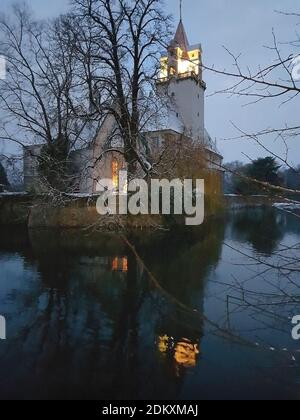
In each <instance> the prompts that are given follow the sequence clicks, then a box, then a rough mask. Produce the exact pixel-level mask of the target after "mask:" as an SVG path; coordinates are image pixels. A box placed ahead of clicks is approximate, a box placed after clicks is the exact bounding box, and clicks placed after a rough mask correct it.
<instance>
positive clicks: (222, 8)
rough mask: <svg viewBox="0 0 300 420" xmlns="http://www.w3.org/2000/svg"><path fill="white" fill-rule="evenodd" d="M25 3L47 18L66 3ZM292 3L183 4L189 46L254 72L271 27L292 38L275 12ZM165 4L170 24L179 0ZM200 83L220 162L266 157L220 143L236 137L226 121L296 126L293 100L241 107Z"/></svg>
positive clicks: (211, 61) (264, 57) (204, 0)
mask: <svg viewBox="0 0 300 420" xmlns="http://www.w3.org/2000/svg"><path fill="white" fill-rule="evenodd" d="M12 3H13V0H1V4H0V11H4V12H6V11H7V10H8V9H9V6H10V5H11V4H12ZM27 3H28V4H29V5H30V6H31V8H32V9H33V10H34V12H35V13H36V14H37V15H38V16H40V17H52V16H56V15H58V14H59V13H63V12H65V11H66V10H67V9H68V3H69V2H68V0H27ZM296 3H297V2H295V0H284V1H283V0H263V1H261V0H252V1H251V2H249V1H246V0H243V1H241V0H201V1H195V0H183V18H184V24H185V27H186V31H187V34H188V37H189V40H190V43H191V44H194V43H197V42H201V43H202V46H203V53H204V55H203V60H204V63H205V64H207V65H215V66H216V67H218V68H221V69H224V68H227V69H231V70H232V60H230V59H229V57H228V56H227V54H226V53H225V50H224V48H223V46H226V47H228V48H229V49H230V50H231V51H232V52H234V53H236V54H239V53H242V62H243V63H245V64H249V65H250V66H251V67H253V68H254V69H255V68H257V66H258V65H259V64H261V65H264V64H265V65H268V64H270V63H271V60H272V57H273V56H272V55H271V54H270V51H268V50H267V49H266V48H264V47H263V46H266V45H270V44H271V43H272V29H273V28H274V30H275V32H276V34H277V36H278V39H279V40H280V41H282V42H285V41H289V40H291V39H294V38H295V32H296V29H297V26H296V25H297V20H296V19H295V18H291V17H286V16H283V15H282V14H279V13H276V12H275V11H276V10H283V11H296V9H295V8H296V7H297V6H295V4H296ZM165 5H166V9H167V12H168V13H173V15H174V25H176V23H177V21H178V17H179V0H166V1H165ZM298 11H300V6H299V7H298ZM298 29H299V26H298ZM282 48H284V46H282ZM205 81H206V83H207V86H208V89H207V98H206V127H207V129H208V131H209V132H210V134H211V136H212V137H214V138H215V137H216V138H217V141H218V146H219V149H220V150H221V152H222V154H223V155H224V158H225V161H226V162H228V161H233V160H246V158H245V155H248V156H250V157H251V158H256V157H258V156H264V155H266V152H264V151H263V150H262V149H261V148H258V146H257V145H256V144H253V143H252V142H251V141H248V140H246V141H240V140H239V141H231V140H230V141H227V140H223V139H227V138H231V137H235V136H236V135H237V131H236V129H235V128H233V126H232V122H234V123H235V124H236V125H237V126H239V127H240V128H242V129H243V130H245V131H247V132H250V131H255V130H261V129H265V128H268V127H274V128H277V127H281V126H284V125H285V124H298V125H299V118H300V116H299V109H300V103H299V99H297V100H295V101H294V102H293V104H289V105H285V106H283V107H280V106H279V103H275V102H265V103H262V104H260V105H255V106H247V107H245V106H243V105H244V103H243V102H242V101H241V100H240V99H237V98H228V97H226V96H223V95H216V96H211V94H212V93H213V92H214V91H216V90H219V89H220V88H222V87H224V86H227V85H228V80H226V79H225V78H222V77H220V76H215V75H212V74H209V73H206V74H205ZM298 141H299V140H298ZM266 146H267V147H270V148H272V150H275V151H276V152H278V153H282V152H283V148H282V146H281V144H279V143H278V141H276V142H275V141H274V139H270V140H269V141H268V142H267V143H266ZM290 150H291V161H292V163H295V164H300V147H299V144H297V140H294V141H291V143H290Z"/></svg>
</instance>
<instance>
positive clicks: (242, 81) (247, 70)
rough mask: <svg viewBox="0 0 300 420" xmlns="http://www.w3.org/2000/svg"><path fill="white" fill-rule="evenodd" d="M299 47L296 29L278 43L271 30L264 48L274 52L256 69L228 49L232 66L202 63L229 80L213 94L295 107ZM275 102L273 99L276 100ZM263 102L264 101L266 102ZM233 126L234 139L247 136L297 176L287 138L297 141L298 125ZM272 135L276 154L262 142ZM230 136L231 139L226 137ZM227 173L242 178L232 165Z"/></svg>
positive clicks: (279, 190)
mask: <svg viewBox="0 0 300 420" xmlns="http://www.w3.org/2000/svg"><path fill="white" fill-rule="evenodd" d="M285 15H286V16H287V17H291V16H293V17H299V18H300V14H299V13H285ZM299 47H300V38H299V34H298V33H297V32H296V35H295V39H293V40H291V41H290V42H286V43H280V42H279V41H278V39H277V37H276V34H275V32H274V31H273V44H272V46H271V47H267V49H268V50H270V51H271V52H273V53H274V60H273V61H272V62H271V63H270V64H269V65H266V66H261V65H258V66H257V69H254V70H253V69H251V67H250V66H244V65H242V64H241V55H238V56H237V55H235V54H233V53H232V52H231V51H230V50H229V49H227V48H226V51H227V52H228V54H229V55H230V57H231V58H232V60H233V69H234V70H230V71H229V70H226V69H218V68H216V67H215V66H205V68H206V69H207V70H208V71H211V72H213V73H215V74H217V75H220V76H225V77H226V78H227V80H233V82H232V83H230V84H229V87H227V88H225V89H223V90H222V91H218V92H215V93H216V94H220V93H221V94H226V95H228V96H229V97H232V96H237V97H239V98H242V99H245V100H246V101H247V103H246V105H254V106H255V105H256V104H258V103H260V102H267V101H278V100H279V101H281V106H282V107H283V106H284V105H285V104H287V103H294V104H295V106H296V107H299V104H298V102H299V93H300V80H299V78H298V75H299V74H298V71H297V68H296V66H297V64H299V61H300V59H299V55H298V54H299V53H298V51H299ZM276 103H277V102H276ZM266 106H267V103H266ZM233 125H234V127H235V128H236V130H237V133H238V134H237V137H235V138H234V139H235V140H238V139H240V140H244V139H249V140H252V141H254V142H255V143H256V144H257V145H258V146H259V147H260V148H261V149H262V151H263V152H264V153H267V154H269V155H270V156H272V157H273V158H275V159H276V160H277V161H278V162H279V163H280V164H281V165H282V166H283V167H287V168H289V169H290V170H291V171H293V172H294V173H295V174H297V176H299V179H300V174H299V170H298V168H297V166H295V164H294V163H293V162H292V158H291V154H290V149H289V142H290V141H292V140H293V141H297V140H298V139H299V136H300V125H297V124H296V125H294V124H288V123H287V124H286V125H285V126H283V127H267V128H263V129H261V130H260V131H258V132H254V133H253V132H250V133H249V132H246V131H245V130H244V129H242V128H240V127H238V126H237V125H236V123H233ZM270 137H272V138H273V139H274V141H276V142H279V141H281V143H282V145H283V148H284V150H285V152H284V154H283V155H282V154H279V153H278V152H276V151H275V150H274V149H273V148H271V147H270V146H268V145H267V144H266V140H267V139H268V138H270ZM227 140H233V139H227ZM224 169H225V170H228V171H229V172H231V173H235V174H236V175H238V176H240V177H241V178H244V179H245V178H246V177H245V176H244V175H243V174H242V173H239V172H238V171H232V168H226V167H224ZM248 181H250V182H253V183H255V184H256V185H258V186H259V185H260V186H261V188H262V190H264V191H265V192H266V193H268V191H271V192H274V191H275V192H277V194H278V195H284V194H286V193H288V194H297V195H298V194H300V191H299V189H297V188H295V189H291V188H285V187H283V186H282V187H280V186H275V185H272V184H270V183H262V182H260V181H259V180H257V179H248Z"/></svg>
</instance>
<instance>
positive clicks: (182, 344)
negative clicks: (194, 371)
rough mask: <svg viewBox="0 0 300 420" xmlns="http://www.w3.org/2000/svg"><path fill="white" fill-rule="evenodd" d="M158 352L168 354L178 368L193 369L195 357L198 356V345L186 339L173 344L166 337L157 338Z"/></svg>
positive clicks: (170, 339)
mask: <svg viewBox="0 0 300 420" xmlns="http://www.w3.org/2000/svg"><path fill="white" fill-rule="evenodd" d="M157 345H158V350H159V351H160V353H162V354H166V353H168V352H170V353H171V354H172V355H173V358H174V360H175V362H176V364H177V365H178V366H183V367H186V368H191V367H195V366H196V363H197V355H198V354H199V349H198V344H194V343H192V342H191V341H190V340H188V339H187V338H182V339H180V340H179V341H178V342H175V341H174V339H173V338H172V337H168V336H167V335H164V336H160V337H158V344H157Z"/></svg>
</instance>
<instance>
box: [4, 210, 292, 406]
mask: <svg viewBox="0 0 300 420" xmlns="http://www.w3.org/2000/svg"><path fill="white" fill-rule="evenodd" d="M278 217H279V216H278V213H276V214H273V215H272V214H271V213H270V214H268V213H263V214H260V215H257V214H256V215H254V214H249V213H247V212H246V213H243V215H238V214H236V215H234V216H229V219H227V220H225V219H222V218H221V219H219V220H217V221H216V220H210V221H208V222H207V223H206V224H205V225H204V226H202V227H201V228H199V229H191V230H190V229H184V230H183V231H176V232H175V231H174V232H169V233H165V234H159V235H154V236H152V235H142V236H138V237H131V238H130V241H131V242H132V243H133V244H134V246H135V248H136V249H137V251H138V253H139V255H140V256H141V258H142V260H143V262H144V263H143V264H141V263H140V262H139V261H137V259H136V257H135V256H134V254H133V253H132V251H131V250H130V249H128V247H127V246H126V245H125V243H124V242H123V241H122V239H121V238H120V237H118V236H114V235H102V234H101V235H99V234H85V233H79V232H73V231H68V232H65V231H60V232H54V231H50V232H49V231H31V232H29V234H28V233H27V232H24V231H16V232H12V230H10V231H5V230H2V232H1V237H0V262H1V269H2V270H1V275H0V313H1V314H5V315H6V316H7V319H8V334H9V340H8V341H7V342H5V343H4V344H3V345H2V343H1V345H0V371H1V377H0V396H1V398H5V397H6V398H12V397H18V398H32V397H34V398H70V399H76V398H80V399H85V398H92V399H138V398H142V399H158V400H159V399H180V398H183V397H187V398H192V397H194V398H201V397H203V396H205V395H208V396H215V394H216V392H217V391H219V392H220V394H222V393H223V394H224V393H226V392H229V389H228V390H227V389H226V388H227V387H226V384H225V383H224V385H223V386H222V381H221V384H220V383H219V382H220V381H219V378H218V375H219V374H220V372H219V371H218V372H219V373H218V372H217V371H214V368H213V367H212V366H211V365H209V364H208V362H207V361H205V362H204V359H205V358H207V357H209V356H211V355H214V356H215V359H214V363H213V365H214V364H217V363H218V364H220V363H224V364H223V365H222V367H223V368H224V367H225V365H226V366H227V365H228V366H230V363H231V362H233V361H235V360H237V358H236V356H234V355H233V356H232V359H230V361H229V359H228V358H227V361H226V360H225V359H226V358H225V357H224V354H226V347H225V346H224V343H222V342H218V344H217V345H213V344H211V343H210V344H209V346H208V344H207V340H208V337H206V335H205V324H204V321H203V318H202V317H201V314H202V313H203V312H205V311H206V310H207V308H206V309H205V305H206V306H207V305H208V304H209V302H210V300H209V299H208V296H207V290H208V289H209V286H210V282H211V281H212V280H213V279H214V278H215V275H216V271H218V270H221V272H222V276H224V278H223V280H224V281H228V278H229V277H230V272H228V271H225V267H226V266H224V263H223V262H222V260H221V258H222V254H223V253H224V248H223V243H224V235H225V228H226V239H228V238H230V239H231V240H235V241H240V242H248V243H249V242H250V243H251V244H253V247H254V248H255V249H256V250H257V251H258V252H263V253H265V254H268V253H270V252H272V250H273V249H274V248H275V247H276V246H278V243H279V242H280V241H282V240H283V237H284V232H285V229H286V228H287V226H288V223H289V222H287V221H286V220H284V219H282V218H281V216H280V218H278ZM267 220H268V221H269V222H270V226H271V227H270V228H265V230H264V233H267V234H270V235H271V241H270V242H271V245H268V244H267V243H266V242H265V241H264V240H261V239H260V238H258V236H257V235H256V231H257V230H262V229H263V227H264V225H265V224H266V223H267V222H266V221H267ZM289 226H290V225H289ZM290 229H292V227H290ZM271 231H272V232H271ZM226 269H227V268H226ZM148 270H149V271H148ZM149 272H151V276H153V278H154V279H157V280H158V281H159V287H158V286H157V284H156V283H155V282H154V281H153V279H151V276H150V275H149ZM219 307H220V304H219V302H218V301H217V304H216V305H215V306H214V308H213V311H214V312H216V316H218V311H219V310H220V309H219ZM196 311H197V312H196ZM199 314H200V315H199ZM235 351H236V352H237V351H238V350H237V349H236V348H235ZM239 357H240V355H239ZM251 357H254V356H253V354H252V353H251ZM223 359H224V362H223ZM20 360H22V364H21V365H20V364H19V361H20ZM249 360H250V359H249ZM201 372H202V373H201ZM209 378H211V382H210V379H209ZM240 380H241V381H242V379H240ZM203 381H207V382H203ZM248 384H249V380H248V379H247V378H246V380H245V384H244V387H247V386H248ZM218 387H220V388H218ZM228 388H230V387H228ZM258 388H259V387H258ZM241 389H244V388H243V387H242V384H241ZM253 392H256V391H253Z"/></svg>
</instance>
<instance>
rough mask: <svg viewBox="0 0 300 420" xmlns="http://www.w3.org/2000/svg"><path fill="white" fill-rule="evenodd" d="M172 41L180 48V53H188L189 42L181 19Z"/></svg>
mask: <svg viewBox="0 0 300 420" xmlns="http://www.w3.org/2000/svg"><path fill="white" fill-rule="evenodd" d="M174 41H176V42H177V44H178V45H179V46H180V48H181V49H182V51H185V52H186V51H188V49H189V41H188V38H187V35H186V32H185V29H184V26H183V23H182V19H180V22H179V24H178V27H177V31H176V35H175V38H174Z"/></svg>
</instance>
